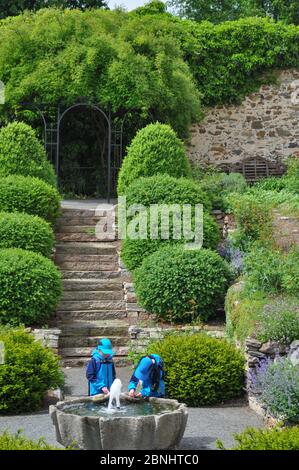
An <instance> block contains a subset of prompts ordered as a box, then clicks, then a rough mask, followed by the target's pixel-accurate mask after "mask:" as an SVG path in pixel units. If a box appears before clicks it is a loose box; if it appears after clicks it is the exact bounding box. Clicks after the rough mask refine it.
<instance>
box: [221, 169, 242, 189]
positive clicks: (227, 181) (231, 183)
mask: <svg viewBox="0 0 299 470" xmlns="http://www.w3.org/2000/svg"><path fill="white" fill-rule="evenodd" d="M221 185H222V188H223V192H224V194H229V193H243V192H244V191H246V189H247V183H246V180H245V178H244V176H243V175H241V174H240V173H229V174H228V175H227V174H226V173H221Z"/></svg>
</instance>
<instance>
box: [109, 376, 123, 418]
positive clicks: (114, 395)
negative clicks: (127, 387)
mask: <svg viewBox="0 0 299 470" xmlns="http://www.w3.org/2000/svg"><path fill="white" fill-rule="evenodd" d="M121 387H122V383H121V380H120V379H115V380H114V382H113V384H112V385H111V388H110V397H109V403H108V411H110V410H112V406H113V402H114V401H115V402H116V408H117V409H118V410H119V409H120V394H121Z"/></svg>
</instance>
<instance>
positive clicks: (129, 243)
mask: <svg viewBox="0 0 299 470" xmlns="http://www.w3.org/2000/svg"><path fill="white" fill-rule="evenodd" d="M147 214H148V217H149V212H147ZM148 220H149V219H148ZM133 222H134V220H133ZM160 230H161V223H160V220H159V239H156V240H154V239H151V238H150V233H149V226H148V238H147V239H136V240H134V239H130V238H126V239H125V240H124V241H123V244H122V249H121V259H122V261H123V263H124V264H125V266H126V268H127V269H128V270H129V271H134V269H136V268H138V267H140V266H141V264H142V262H143V260H144V259H145V258H146V257H147V256H149V255H150V254H152V253H155V252H156V251H157V250H159V249H160V248H162V247H164V246H169V245H172V244H175V245H177V244H179V245H182V244H183V243H185V241H184V239H180V240H175V239H173V225H172V220H171V221H170V224H169V230H170V237H169V239H168V240H165V239H163V238H162V237H161V231H160ZM219 241H220V230H219V226H218V224H217V222H216V221H215V219H214V218H213V217H212V216H211V215H209V214H208V213H206V212H204V213H203V247H204V248H210V249H216V247H217V245H218V243H219ZM186 242H188V241H186Z"/></svg>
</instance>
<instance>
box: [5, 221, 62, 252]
mask: <svg viewBox="0 0 299 470" xmlns="http://www.w3.org/2000/svg"><path fill="white" fill-rule="evenodd" d="M53 245H54V233H53V230H52V228H51V226H50V224H48V223H47V222H46V221H45V220H44V219H41V218H40V217H38V216H33V215H29V214H22V213H16V212H14V213H11V214H9V213H8V212H0V249H2V248H23V249H24V250H29V251H35V252H36V253H40V254H41V255H44V256H47V257H48V256H50V254H51V252H52V249H53Z"/></svg>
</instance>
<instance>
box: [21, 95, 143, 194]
mask: <svg viewBox="0 0 299 470" xmlns="http://www.w3.org/2000/svg"><path fill="white" fill-rule="evenodd" d="M21 105H22V107H24V109H30V110H32V111H33V112H36V113H37V114H39V116H40V117H41V119H42V122H43V127H44V145H45V150H46V152H47V154H48V156H49V159H50V161H51V162H52V164H53V166H54V168H55V171H56V174H57V179H58V182H59V181H60V176H61V175H60V127H61V123H62V120H63V118H64V117H65V116H66V115H67V113H68V112H69V111H71V110H72V109H75V108H78V107H80V106H82V107H85V108H92V109H94V110H96V111H98V112H99V113H100V114H101V115H102V117H103V118H104V121H105V123H106V125H107V139H108V148H107V196H106V198H107V202H108V203H109V202H110V200H111V196H112V194H111V192H112V189H115V188H113V187H112V186H113V184H114V186H115V185H116V177H117V172H118V170H119V169H120V166H121V162H122V158H123V128H124V122H125V120H126V117H127V116H128V113H132V112H134V111H135V112H136V111H137V110H127V111H126V112H124V113H123V114H122V115H119V114H115V115H112V114H111V111H110V110H109V111H106V112H105V111H104V110H103V109H102V108H101V107H100V106H99V105H98V104H96V103H92V102H89V101H80V102H78V103H74V104H72V105H70V106H67V107H65V108H63V106H62V105H61V104H58V105H57V108H56V109H55V115H56V118H54V119H53V118H52V119H51V118H49V110H50V109H51V108H52V111H53V106H51V105H47V104H43V103H42V104H34V103H21ZM52 115H53V114H52ZM53 121H54V122H53Z"/></svg>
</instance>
